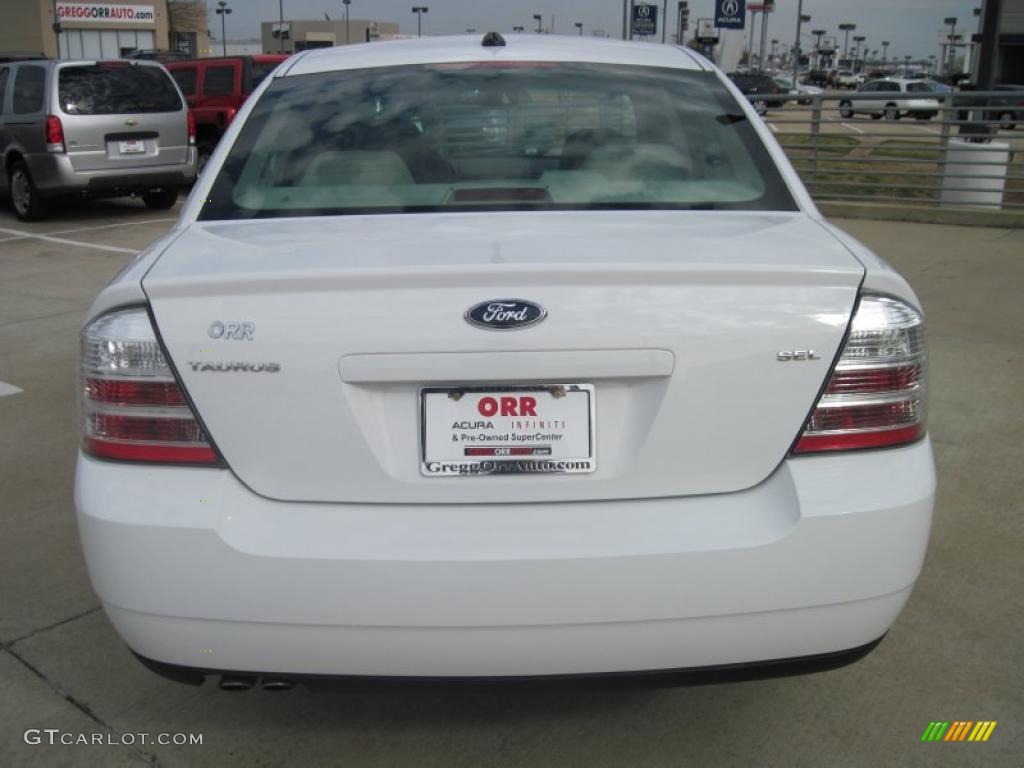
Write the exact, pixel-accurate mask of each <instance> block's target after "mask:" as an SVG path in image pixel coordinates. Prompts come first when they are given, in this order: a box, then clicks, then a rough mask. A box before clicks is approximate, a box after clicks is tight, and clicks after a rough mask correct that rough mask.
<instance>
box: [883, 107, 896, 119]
mask: <svg viewBox="0 0 1024 768" xmlns="http://www.w3.org/2000/svg"><path fill="white" fill-rule="evenodd" d="M885 119H886V120H899V119H900V108H899V107H897V106H896V105H895V104H887V105H886V107H885Z"/></svg>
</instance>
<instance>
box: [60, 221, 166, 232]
mask: <svg viewBox="0 0 1024 768" xmlns="http://www.w3.org/2000/svg"><path fill="white" fill-rule="evenodd" d="M168 221H175V219H174V218H173V217H171V218H166V219H137V220H134V221H119V222H117V223H116V224H99V225H96V226H93V227H76V228H75V229H61V230H58V231H57V232H47V233H46V234H47V235H70V234H71V233H72V232H92V231H94V230H97V229H113V228H114V227H130V226H132V225H134V224H163V223H165V222H168Z"/></svg>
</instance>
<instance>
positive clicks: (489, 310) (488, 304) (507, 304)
mask: <svg viewBox="0 0 1024 768" xmlns="http://www.w3.org/2000/svg"><path fill="white" fill-rule="evenodd" d="M547 315H548V313H547V311H546V310H545V309H544V307H542V306H541V305H540V304H534V303H533V302H532V301H523V300H522V299H491V300H490V301H481V302H480V303H479V304H476V305H474V306H472V307H470V308H469V309H467V310H466V315H465V318H466V322H467V323H469V324H471V325H476V326H478V327H480V328H486V329H487V330H489V331H514V330H517V329H519V328H525V327H526V326H528V325H534V324H536V323H539V322H540V321H541V320H543V319H544V318H545V317H547Z"/></svg>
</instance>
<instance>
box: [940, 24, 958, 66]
mask: <svg viewBox="0 0 1024 768" xmlns="http://www.w3.org/2000/svg"><path fill="white" fill-rule="evenodd" d="M942 23H943V24H948V25H949V50H948V51H946V63H945V67H946V74H947V75H948V74H949V73H950V72H951V71H952V69H953V51H954V50H955V49H954V48H953V44H954V42H955V41H956V16H947V17H946V18H944V19H943V20H942Z"/></svg>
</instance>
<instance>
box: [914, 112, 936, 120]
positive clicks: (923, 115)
mask: <svg viewBox="0 0 1024 768" xmlns="http://www.w3.org/2000/svg"><path fill="white" fill-rule="evenodd" d="M914 119H915V120H925V121H927V120H931V119H932V113H931V112H917V113H916V114H915V115H914Z"/></svg>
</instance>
